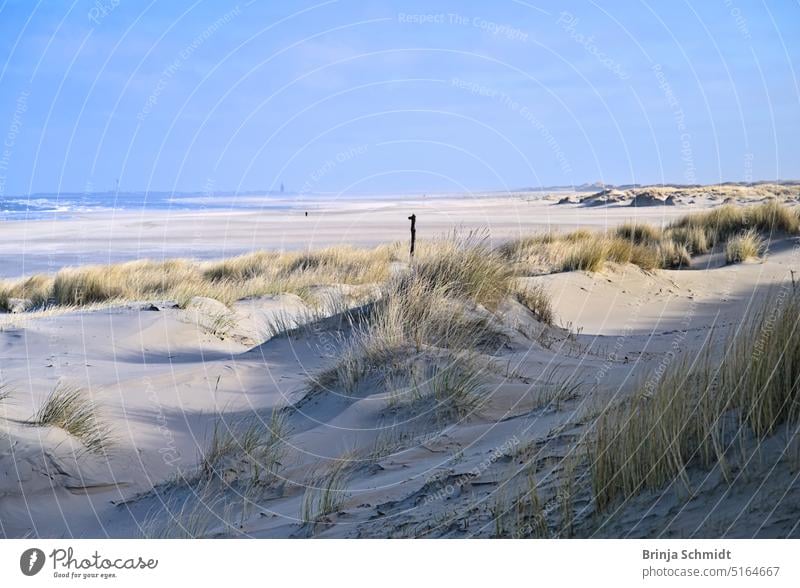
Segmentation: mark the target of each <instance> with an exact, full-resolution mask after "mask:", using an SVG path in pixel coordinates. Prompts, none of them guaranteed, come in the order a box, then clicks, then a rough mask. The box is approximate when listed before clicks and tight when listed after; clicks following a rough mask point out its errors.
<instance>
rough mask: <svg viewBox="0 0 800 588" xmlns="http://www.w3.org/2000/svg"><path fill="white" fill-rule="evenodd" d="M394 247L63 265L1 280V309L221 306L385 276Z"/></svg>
mask: <svg viewBox="0 0 800 588" xmlns="http://www.w3.org/2000/svg"><path fill="white" fill-rule="evenodd" d="M398 252H399V248H398V247H397V246H382V247H378V248H375V249H356V248H352V247H345V246H342V247H330V248H327V249H321V250H319V251H313V252H288V253H277V252H264V251H261V252H255V253H251V254H248V255H243V256H240V257H235V258H231V259H226V260H223V261H219V262H196V261H189V260H182V259H175V260H169V261H164V262H155V261H147V260H141V261H132V262H127V263H120V264H113V265H102V266H101V265H94V266H82V267H77V268H64V269H62V270H60V271H59V272H57V273H56V274H55V275H53V276H46V275H37V276H33V277H30V278H26V279H24V280H16V281H6V282H3V283H0V308H3V309H5V310H9V309H10V305H11V303H10V301H11V299H13V298H22V299H27V300H30V301H31V304H32V306H33V307H34V308H43V307H46V306H86V305H89V304H93V303H100V302H108V301H120V302H122V301H144V300H173V301H176V302H177V303H178V304H179V305H181V306H183V305H185V304H186V303H187V302H188V301H189V300H190V299H191V298H193V297H195V296H205V297H208V298H214V299H216V300H219V301H220V302H223V303H225V304H232V303H233V302H235V301H237V300H241V299H243V298H247V297H250V296H265V295H271V294H283V293H295V294H298V295H301V296H303V295H305V294H307V292H308V288H309V287H310V286H316V285H327V284H329V285H333V284H352V285H360V284H371V283H380V282H383V281H385V280H386V279H387V278H388V277H389V266H390V263H391V262H392V261H395V260H396V259H398V257H397V256H398V255H399V253H398Z"/></svg>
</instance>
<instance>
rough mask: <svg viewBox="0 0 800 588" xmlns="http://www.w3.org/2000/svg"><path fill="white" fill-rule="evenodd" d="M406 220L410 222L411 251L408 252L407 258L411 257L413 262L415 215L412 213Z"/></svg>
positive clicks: (415, 234)
mask: <svg viewBox="0 0 800 588" xmlns="http://www.w3.org/2000/svg"><path fill="white" fill-rule="evenodd" d="M408 220H410V221H411V251H409V257H411V259H412V260H413V259H414V243H415V242H416V240H417V215H416V214H413V213H412V214H411V216H410V217H408Z"/></svg>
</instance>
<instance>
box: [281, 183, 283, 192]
mask: <svg viewBox="0 0 800 588" xmlns="http://www.w3.org/2000/svg"><path fill="white" fill-rule="evenodd" d="M281 194H283V182H281Z"/></svg>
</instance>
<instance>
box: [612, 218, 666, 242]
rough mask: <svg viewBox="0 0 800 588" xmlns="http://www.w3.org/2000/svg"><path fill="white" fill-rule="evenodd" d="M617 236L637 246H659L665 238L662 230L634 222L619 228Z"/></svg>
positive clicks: (616, 232)
mask: <svg viewBox="0 0 800 588" xmlns="http://www.w3.org/2000/svg"><path fill="white" fill-rule="evenodd" d="M615 234H616V236H617V237H619V238H620V239H626V240H628V241H631V242H633V243H635V244H637V245H651V244H655V245H657V244H658V243H660V242H661V239H662V238H663V235H662V231H661V229H660V228H658V227H654V226H653V225H647V224H643V223H634V222H627V223H623V224H621V225H620V226H618V227H617V229H616V231H615Z"/></svg>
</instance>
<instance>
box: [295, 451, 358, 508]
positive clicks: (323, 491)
mask: <svg viewBox="0 0 800 588" xmlns="http://www.w3.org/2000/svg"><path fill="white" fill-rule="evenodd" d="M354 463H355V462H354V459H353V456H352V455H345V456H342V457H340V458H338V459H336V460H335V461H334V462H333V464H332V465H331V466H330V467H329V468H328V469H327V470H325V471H323V472H322V473H319V474H316V475H314V476H313V477H312V479H311V480H310V481H309V483H308V485H307V487H306V492H305V494H304V496H303V501H302V503H301V510H300V520H301V521H303V522H304V523H317V522H319V521H320V520H322V519H323V518H324V517H327V516H328V515H331V514H334V513H336V512H338V511H339V510H341V508H342V506H344V503H345V500H347V496H348V493H347V480H348V477H349V475H350V471H351V469H352V467H353V464H354Z"/></svg>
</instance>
